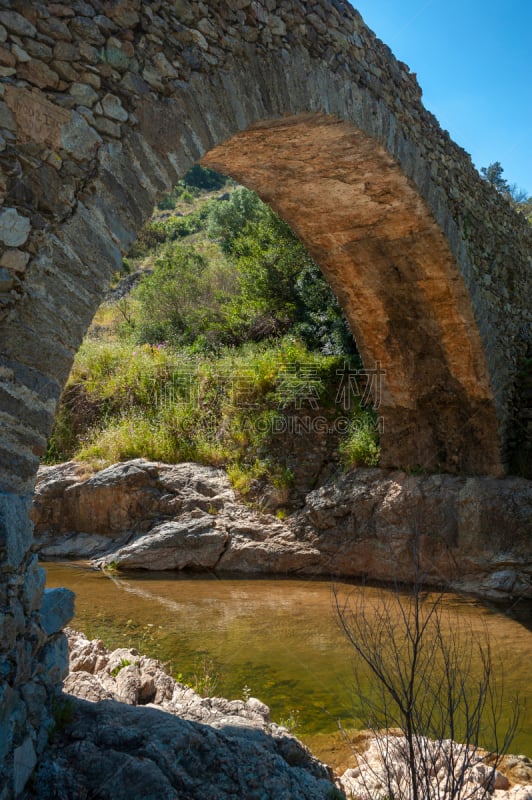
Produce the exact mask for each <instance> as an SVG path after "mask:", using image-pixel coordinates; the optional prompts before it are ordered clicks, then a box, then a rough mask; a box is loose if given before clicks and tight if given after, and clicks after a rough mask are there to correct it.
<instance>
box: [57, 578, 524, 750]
mask: <svg viewBox="0 0 532 800" xmlns="http://www.w3.org/2000/svg"><path fill="white" fill-rule="evenodd" d="M44 566H45V568H46V572H47V585H48V586H51V587H53V586H66V587H68V588H70V589H72V590H74V591H75V592H76V596H77V599H76V617H75V619H74V620H73V622H72V623H71V624H72V626H73V627H75V628H77V629H79V630H82V631H84V632H85V633H86V634H87V635H88V636H89V637H99V638H102V639H103V640H104V642H105V643H106V644H107V645H108V646H113V647H116V646H126V645H127V646H132V645H133V646H137V647H138V648H139V649H140V650H142V651H143V652H145V653H147V654H148V655H154V656H156V657H158V658H160V659H161V660H162V661H164V662H167V663H168V668H169V671H171V672H172V673H173V674H174V675H178V674H179V673H180V674H181V675H182V678H183V680H185V681H186V682H193V680H194V675H196V676H199V677H201V676H202V674H203V666H204V664H206V665H207V671H208V675H209V676H211V675H213V676H214V677H215V679H216V681H217V683H216V684H215V686H214V687H212V686H211V687H210V689H211V691H210V692H209V693H210V694H218V695H222V696H225V697H229V698H235V697H237V698H241V697H242V696H243V695H244V694H245V693H246V692H249V693H251V695H252V696H254V697H259V698H260V699H261V700H263V701H264V702H265V703H267V704H268V705H269V706H270V708H271V710H272V717H273V718H274V719H275V720H277V721H283V722H286V721H288V720H290V719H292V720H295V721H297V723H298V727H297V728H296V730H295V732H296V733H297V734H298V735H300V736H301V737H302V738H303V739H305V740H306V741H308V742H309V743H310V744H311V746H312V747H313V749H314V750H315V751H316V752H317V753H318V754H319V751H321V752H322V753H323V752H327V750H328V748H329V746H330V745H331V741H332V739H331V737H332V735H333V734H334V732H335V731H337V724H336V719H337V718H339V719H341V720H342V722H343V724H344V725H346V726H349V725H350V723H351V721H352V718H353V717H352V713H351V709H352V708H353V701H352V697H353V689H352V686H353V667H352V657H353V656H352V650H351V648H350V646H349V644H348V643H347V641H346V639H345V636H344V634H343V633H342V632H341V631H340V628H339V625H338V622H337V617H336V613H335V611H334V610H333V598H332V590H331V585H330V583H329V582H328V581H323V580H293V579H275V578H268V579H262V578H258V579H250V578H245V579H241V578H219V577H216V576H212V575H206V574H202V575H201V576H190V575H182V574H179V573H167V572H164V573H127V574H120V575H111V574H107V573H103V572H100V571H95V570H92V569H90V568H88V567H86V566H82V565H72V564H55V563H54V564H52V563H50V564H46V565H44ZM339 587H340V590H343V591H360V590H359V589H357V588H356V587H354V586H353V585H352V584H347V583H346V584H339ZM365 592H366V593H367V594H366V595H365V597H367V601H366V602H367V603H368V604H370V605H371V603H372V599H373V600H376V599H377V598H379V597H382V596H383V593H387V592H388V590H386V589H382V588H378V589H377V588H374V589H369V590H368V589H365ZM390 596H392V595H390ZM445 603H446V605H447V606H448V607H449V608H451V609H452V610H453V612H454V613H456V614H457V615H458V618H459V619H461V620H463V621H464V623H466V624H467V625H468V626H471V628H472V629H473V630H482V631H483V635H484V632H485V633H486V634H487V635H489V638H490V641H491V645H492V648H493V653H494V657H495V663H497V660H498V659H499V658H500V659H502V660H503V662H504V669H505V675H504V687H505V695H506V697H507V698H508V700H507V704H508V705H509V704H510V702H511V700H510V698H512V697H513V696H514V694H515V693H516V691H518V692H519V693H520V695H521V696H522V697H523V699H524V700H527V701H528V708H529V714H528V719H527V717H526V712H525V713H524V714H523V715H522V719H521V723H520V727H521V730H520V732H519V733H518V734H517V736H516V738H515V740H514V742H513V744H512V747H511V750H512V752H524V753H527V754H528V755H531V754H532V725H531V724H530V709H532V681H531V680H530V676H531V666H530V665H531V664H532V633H531V631H530V622H531V620H530V617H529V616H528V612H527V611H525V613H524V614H523V613H522V617H523V618H522V619H521V621H518V620H517V619H512V618H511V617H509V616H508V615H507V614H506V613H503V612H498V611H495V610H493V609H489V608H487V607H485V606H483V605H482V604H480V603H478V602H475V601H473V600H471V599H465V598H460V597H458V596H455V595H448V596H446V599H445ZM245 687H246V688H245ZM328 755H329V761H330V762H331V761H332V762H334V756H331V754H330V753H329V754H328Z"/></svg>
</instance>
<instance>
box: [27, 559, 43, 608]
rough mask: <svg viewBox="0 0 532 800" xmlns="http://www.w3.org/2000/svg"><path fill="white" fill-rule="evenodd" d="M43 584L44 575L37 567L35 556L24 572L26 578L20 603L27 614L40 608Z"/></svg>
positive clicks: (40, 568)
mask: <svg viewBox="0 0 532 800" xmlns="http://www.w3.org/2000/svg"><path fill="white" fill-rule="evenodd" d="M45 583H46V573H45V571H44V570H43V569H42V567H40V566H39V562H38V560H37V556H33V557H32V560H31V562H30V565H29V567H28V569H27V570H26V578H25V581H24V588H23V590H22V602H23V605H24V610H25V611H26V613H27V614H31V612H32V611H37V610H38V609H39V608H40V606H41V602H42V599H43V595H44V585H45Z"/></svg>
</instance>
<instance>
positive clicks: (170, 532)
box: [98, 514, 229, 570]
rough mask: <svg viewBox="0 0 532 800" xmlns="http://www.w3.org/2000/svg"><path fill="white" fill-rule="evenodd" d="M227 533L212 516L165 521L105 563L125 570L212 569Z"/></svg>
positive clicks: (113, 553) (114, 553) (110, 555)
mask: <svg viewBox="0 0 532 800" xmlns="http://www.w3.org/2000/svg"><path fill="white" fill-rule="evenodd" d="M228 538H229V536H228V534H227V533H225V531H219V530H216V529H215V522H214V520H213V519H212V517H211V516H209V515H208V514H204V515H201V516H200V517H199V518H194V517H190V516H189V517H188V518H187V517H186V516H185V517H184V518H182V519H181V520H180V521H179V522H163V523H162V524H161V525H156V526H154V527H153V528H152V529H151V530H150V532H149V533H147V534H145V535H144V536H140V537H138V538H136V539H134V540H133V541H132V542H131V543H130V544H128V545H126V546H125V547H123V548H121V549H120V550H116V551H113V552H112V553H111V554H109V555H107V556H106V557H105V559H104V560H103V561H102V562H98V563H101V564H102V565H103V564H108V563H110V562H114V563H116V565H117V566H118V567H123V568H124V569H135V568H142V569H151V570H167V569H185V568H189V569H212V568H214V567H215V566H216V564H217V562H218V561H219V559H220V556H221V554H222V553H223V551H224V548H225V545H226V543H227V541H228Z"/></svg>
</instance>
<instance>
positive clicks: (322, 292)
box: [46, 167, 379, 496]
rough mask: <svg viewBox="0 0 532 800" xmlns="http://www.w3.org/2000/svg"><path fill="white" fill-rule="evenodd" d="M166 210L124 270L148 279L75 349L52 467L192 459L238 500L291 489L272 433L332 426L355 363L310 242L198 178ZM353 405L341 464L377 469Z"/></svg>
mask: <svg viewBox="0 0 532 800" xmlns="http://www.w3.org/2000/svg"><path fill="white" fill-rule="evenodd" d="M221 188H225V189H226V192H225V193H224V194H223V195H222V196H221V198H220V197H219V196H218V197H216V196H214V195H212V194H210V192H212V191H217V192H219V190H220V189H221ZM185 193H187V194H186V196H185ZM189 195H190V196H189ZM172 203H173V204H174V205H173V206H172ZM183 204H184V205H185V206H186V213H183V212H182V211H181V210H179V211H178V210H177V209H178V208H179V209H181V208H183V207H184V205H183ZM170 208H171V209H172V210H173V211H174V212H175V213H167V211H168V209H170ZM163 211H164V214H162V213H161V204H159V210H158V211H156V213H155V214H154V217H153V218H152V219H151V220H150V222H149V223H148V225H147V226H146V227H145V229H144V231H143V232H142V233H141V235H140V236H139V238H138V240H137V243H136V245H135V248H134V249H133V251H132V253H131V254H130V258H129V260H128V261H127V263H126V267H125V271H126V272H132V271H135V270H136V271H139V270H140V281H139V282H138V284H137V285H136V287H135V288H134V289H133V290H132V291H131V292H130V293H129V294H127V293H126V294H125V295H121V296H120V297H119V299H118V300H115V301H114V302H108V303H106V304H104V305H103V306H102V307H101V309H100V310H99V312H98V313H97V315H96V317H95V320H94V324H93V328H92V332H90V333H89V336H88V337H87V338H86V339H85V341H84V342H83V344H82V346H81V348H80V350H79V352H78V355H77V357H76V360H75V363H74V366H73V369H72V372H71V375H70V377H69V380H68V383H67V386H66V388H65V391H64V393H63V397H62V402H61V404H60V407H59V410H58V414H57V417H56V423H55V427H54V431H53V434H52V437H51V439H50V443H49V447H48V452H47V456H46V461H47V462H48V463H53V462H57V461H62V460H65V459H70V458H76V459H80V460H86V461H88V462H90V463H91V464H92V465H93V466H95V467H102V466H104V465H107V464H109V463H112V462H115V461H121V460H126V459H129V458H135V457H141V456H142V457H145V458H148V459H153V460H159V461H165V462H170V463H172V462H179V461H197V462H200V463H203V464H211V465H216V466H225V467H226V468H227V469H228V472H229V475H230V478H231V480H232V481H233V484H234V486H235V488H236V489H237V490H238V491H239V492H240V493H241V494H242V495H244V496H245V495H247V494H248V493H249V491H250V488H251V486H252V484H253V482H254V481H257V480H261V479H265V480H266V481H268V482H269V483H270V484H271V485H273V486H274V487H275V489H276V490H278V491H279V492H280V493H282V492H286V491H288V490H289V488H290V486H291V484H292V482H293V479H294V475H293V474H292V472H291V471H290V469H289V468H288V467H287V465H286V463H284V462H283V461H282V460H280V459H279V458H278V459H277V460H275V459H273V457H272V456H271V455H270V452H269V451H270V447H269V446H270V444H271V441H272V436H273V435H274V430H279V429H281V428H282V422H283V419H285V418H286V417H287V416H288V415H290V414H304V413H307V414H308V412H309V410H315V409H316V408H317V407H319V410H320V413H323V414H324V415H325V417H326V420H327V421H328V422H330V423H331V425H334V423H335V420H337V419H338V418H339V417H340V416H342V414H343V415H345V411H344V409H343V407H342V406H341V405H340V404H338V403H337V402H336V398H337V392H338V384H339V380H340V378H339V376H341V375H342V374H344V373H345V371H346V370H348V371H349V370H351V369H356V368H357V367H359V366H360V361H359V358H358V354H357V351H356V347H355V344H354V341H353V339H352V336H351V333H350V331H349V328H348V326H347V323H346V321H345V319H344V317H343V315H342V313H341V310H340V308H339V306H338V303H337V301H336V298H335V297H334V295H333V294H332V292H331V289H330V288H329V286H328V284H327V283H326V281H325V279H324V278H323V276H322V275H321V272H320V271H319V268H318V267H317V265H316V264H315V262H314V261H312V259H311V258H310V256H309V255H308V253H307V252H306V250H305V249H304V247H303V245H302V244H301V243H300V242H299V240H298V239H297V238H296V237H295V236H294V234H293V233H292V231H291V230H290V228H289V227H288V226H287V225H286V224H285V223H284V222H283V221H282V220H281V219H280V218H279V217H278V216H277V215H276V214H274V212H273V211H272V210H271V209H270V208H268V207H267V206H266V205H264V204H263V203H262V202H261V201H260V199H259V198H258V197H257V195H256V194H254V193H253V192H250V191H248V190H247V189H244V188H243V187H236V188H235V186H234V185H233V184H231V183H229V182H227V181H226V179H225V178H222V177H221V176H218V175H217V174H216V173H213V172H212V171H209V170H204V169H203V168H200V167H197V168H194V170H192V171H191V172H190V173H189V174H188V175H187V176H186V177H185V179H184V180H183V181H181V182H180V184H178V186H177V187H176V188H175V190H174V192H173V193H172V194H171V196H169V199H168V198H167V199H166V200H164V202H163ZM117 277H119V276H117ZM358 400H359V398H357V399H356V401H355V403H354V406H355V407H354V408H352V409H351V408H350V410H349V414H350V419H349V420H348V422H349V424H348V425H344V428H347V427H349V431H348V433H347V434H346V436H345V440H344V442H343V443H342V446H341V448H340V450H341V454H342V458H343V461H344V463H345V464H346V465H347V466H355V465H360V464H376V463H377V460H378V452H379V450H378V433H377V429H376V425H375V423H374V419H373V415H372V413H371V412H370V411H368V410H365V409H363V408H361V407H360V404H359V402H358ZM344 421H345V420H344Z"/></svg>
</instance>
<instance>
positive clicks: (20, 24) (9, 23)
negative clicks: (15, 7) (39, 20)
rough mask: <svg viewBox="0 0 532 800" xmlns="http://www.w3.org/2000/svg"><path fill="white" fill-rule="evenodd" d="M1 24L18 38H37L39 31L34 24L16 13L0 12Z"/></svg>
mask: <svg viewBox="0 0 532 800" xmlns="http://www.w3.org/2000/svg"><path fill="white" fill-rule="evenodd" d="M0 22H1V23H2V25H3V26H4V27H5V28H7V30H8V31H11V32H12V33H16V34H17V36H29V37H31V38H33V37H35V36H36V34H37V30H36V29H35V26H34V25H32V23H31V22H30V21H29V20H28V19H26V18H25V17H23V16H22V15H21V14H18V13H17V12H16V11H0Z"/></svg>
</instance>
